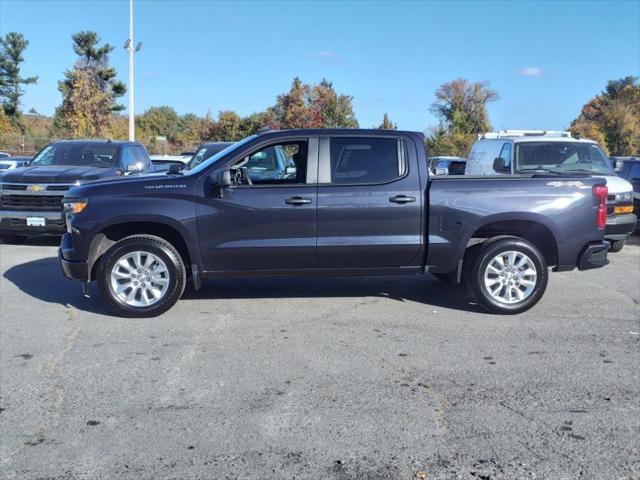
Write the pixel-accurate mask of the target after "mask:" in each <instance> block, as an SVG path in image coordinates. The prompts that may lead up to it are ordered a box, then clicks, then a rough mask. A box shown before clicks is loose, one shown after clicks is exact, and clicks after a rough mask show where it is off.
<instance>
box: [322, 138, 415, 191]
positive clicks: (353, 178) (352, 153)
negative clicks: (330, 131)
mask: <svg viewBox="0 0 640 480" xmlns="http://www.w3.org/2000/svg"><path fill="white" fill-rule="evenodd" d="M399 151H400V149H399V148H398V140H397V139H395V138H348V137H335V138H331V146H330V157H331V183H335V184H372V183H385V182H389V181H391V180H395V179H397V178H399V177H401V176H403V175H404V174H405V170H406V164H405V162H404V158H401V157H400V155H399V154H398V152H399Z"/></svg>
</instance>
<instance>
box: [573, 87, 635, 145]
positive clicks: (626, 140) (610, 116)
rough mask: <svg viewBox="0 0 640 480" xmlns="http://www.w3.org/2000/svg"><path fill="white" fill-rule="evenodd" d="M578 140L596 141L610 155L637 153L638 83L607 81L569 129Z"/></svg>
mask: <svg viewBox="0 0 640 480" xmlns="http://www.w3.org/2000/svg"><path fill="white" fill-rule="evenodd" d="M570 130H571V132H572V133H573V134H574V135H576V136H579V137H585V138H590V139H592V140H596V141H597V142H598V143H599V144H600V145H601V146H602V147H603V148H604V149H605V150H606V151H607V152H608V153H609V154H610V155H622V156H624V155H638V153H639V152H640V83H639V82H638V77H633V76H628V77H625V78H622V79H620V80H611V81H609V82H608V83H607V86H606V88H605V90H604V91H603V92H601V93H600V95H597V96H595V97H594V98H592V99H591V100H589V101H588V102H587V103H586V104H585V105H584V107H582V111H581V112H580V115H579V116H578V118H576V119H575V120H574V121H573V122H572V123H571V127H570Z"/></svg>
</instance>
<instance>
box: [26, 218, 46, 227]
mask: <svg viewBox="0 0 640 480" xmlns="http://www.w3.org/2000/svg"><path fill="white" fill-rule="evenodd" d="M44 226H45V220H44V217H27V227H44Z"/></svg>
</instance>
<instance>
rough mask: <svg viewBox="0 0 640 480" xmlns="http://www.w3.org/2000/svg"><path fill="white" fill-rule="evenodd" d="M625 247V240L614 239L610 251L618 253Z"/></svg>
mask: <svg viewBox="0 0 640 480" xmlns="http://www.w3.org/2000/svg"><path fill="white" fill-rule="evenodd" d="M623 247H624V240H613V241H612V242H611V247H609V253H618V252H619V251H620V250H622V248H623Z"/></svg>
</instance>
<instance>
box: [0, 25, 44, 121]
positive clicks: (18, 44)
mask: <svg viewBox="0 0 640 480" xmlns="http://www.w3.org/2000/svg"><path fill="white" fill-rule="evenodd" d="M28 45H29V42H28V41H27V40H26V39H25V38H24V36H23V35H22V34H21V33H17V32H9V33H7V34H6V35H5V37H4V38H0V99H2V109H3V110H4V113H5V114H7V115H8V116H9V117H12V118H13V119H14V120H15V119H17V117H18V116H19V114H20V111H19V108H20V97H22V95H23V94H24V89H23V88H22V85H32V84H34V83H36V82H37V81H38V77H23V76H22V75H21V72H20V70H21V68H20V65H21V64H22V63H23V62H24V57H23V55H22V54H23V52H24V51H25V50H26V48H27V46H28Z"/></svg>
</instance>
